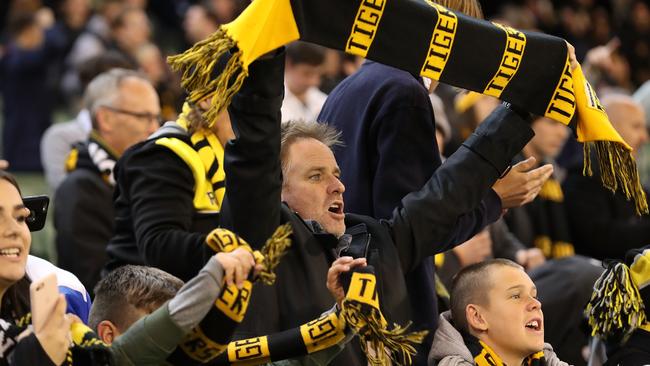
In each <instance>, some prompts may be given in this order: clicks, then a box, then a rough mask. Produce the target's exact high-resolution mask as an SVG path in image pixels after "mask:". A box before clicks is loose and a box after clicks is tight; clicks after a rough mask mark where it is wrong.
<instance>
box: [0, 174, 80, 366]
mask: <svg viewBox="0 0 650 366" xmlns="http://www.w3.org/2000/svg"><path fill="white" fill-rule="evenodd" d="M29 218H30V211H29V209H28V208H27V207H26V206H25V203H24V202H23V198H22V195H21V192H20V187H19V186H18V183H17V182H16V179H15V178H14V177H13V176H12V175H11V174H9V173H7V172H6V171H4V170H1V169H0V339H2V340H3V344H2V346H3V347H2V348H0V365H8V364H11V365H52V364H56V365H59V364H61V363H62V362H63V361H64V358H65V356H66V353H67V350H68V345H69V333H70V331H69V329H70V323H71V322H72V318H71V317H69V316H67V315H66V313H69V314H74V315H76V316H78V317H79V318H81V319H82V320H83V321H87V319H88V312H89V311H90V298H89V296H88V293H87V292H86V290H85V289H84V287H83V286H82V285H81V283H80V282H79V280H78V279H77V278H76V277H74V275H72V274H71V273H69V272H66V271H63V270H61V269H59V268H57V267H56V266H54V265H52V264H51V263H49V262H47V261H45V260H43V259H40V258H36V257H33V256H30V255H29V248H30V246H31V242H32V236H31V233H30V227H29V226H28V220H29ZM50 273H55V274H56V276H57V282H58V286H59V292H60V293H61V295H60V296H59V299H58V300H57V303H56V307H55V309H54V310H53V311H52V312H51V313H50V315H49V316H48V317H47V319H48V320H47V321H46V323H45V325H44V326H43V327H42V329H39V331H38V332H32V331H31V330H27V331H24V329H26V328H27V327H26V326H27V325H28V324H29V323H30V322H31V315H30V299H29V285H30V284H31V282H32V281H36V280H38V279H40V278H42V277H44V276H46V275H48V274H50ZM66 307H67V310H66Z"/></svg>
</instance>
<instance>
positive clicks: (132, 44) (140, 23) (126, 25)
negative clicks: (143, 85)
mask: <svg viewBox="0 0 650 366" xmlns="http://www.w3.org/2000/svg"><path fill="white" fill-rule="evenodd" d="M111 34H112V36H113V37H112V39H113V42H112V43H111V45H110V47H109V49H112V50H115V51H117V52H120V53H122V55H124V57H126V58H127V59H128V60H129V61H130V62H132V63H133V64H134V65H137V64H138V63H137V59H136V52H137V50H138V48H140V47H141V46H143V45H145V44H147V43H148V42H149V41H150V36H151V26H150V24H149V18H148V17H147V13H145V12H144V10H143V9H141V8H138V7H126V8H124V9H123V10H122V12H121V13H120V14H119V15H118V16H117V17H116V18H115V20H114V21H113V23H111Z"/></svg>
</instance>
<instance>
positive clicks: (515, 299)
mask: <svg viewBox="0 0 650 366" xmlns="http://www.w3.org/2000/svg"><path fill="white" fill-rule="evenodd" d="M490 282H491V288H490V290H489V291H488V300H489V302H488V304H487V306H481V307H480V312H481V315H483V319H484V320H485V326H486V330H484V332H483V335H484V337H480V338H481V339H482V340H483V341H484V342H485V343H487V344H488V345H489V346H490V347H492V348H493V349H494V351H495V352H497V354H499V355H503V356H505V355H506V354H508V355H516V356H517V357H522V358H524V357H527V356H528V355H530V354H532V353H535V352H538V351H541V350H542V348H543V347H544V315H543V314H542V306H541V303H540V302H539V301H538V300H537V289H536V288H535V285H534V284H533V281H532V280H531V279H530V277H528V275H527V274H526V272H524V271H523V270H522V269H518V268H514V267H508V266H496V267H495V268H493V269H492V270H491V271H490Z"/></svg>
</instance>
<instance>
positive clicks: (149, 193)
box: [120, 145, 218, 281]
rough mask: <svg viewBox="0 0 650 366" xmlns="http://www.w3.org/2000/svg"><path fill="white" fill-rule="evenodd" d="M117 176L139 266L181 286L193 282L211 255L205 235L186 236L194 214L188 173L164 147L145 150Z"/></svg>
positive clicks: (182, 164)
mask: <svg viewBox="0 0 650 366" xmlns="http://www.w3.org/2000/svg"><path fill="white" fill-rule="evenodd" d="M122 174H123V177H120V178H121V179H125V180H126V184H124V185H123V186H126V187H128V188H127V189H128V195H129V197H130V198H131V200H130V203H131V217H132V218H133V227H134V231H135V238H136V242H137V246H138V250H139V252H140V256H141V257H142V259H143V260H144V263H145V264H146V265H148V266H153V267H157V268H160V269H162V270H163V271H166V272H169V273H171V274H173V275H174V276H177V277H179V278H180V279H182V280H184V281H187V280H189V279H190V278H192V277H194V276H195V275H196V274H197V273H198V271H199V270H200V269H201V268H202V267H203V265H204V264H205V263H206V262H207V260H208V259H209V258H210V255H211V254H212V253H211V252H210V249H209V248H208V247H207V246H206V245H205V244H204V243H205V237H206V234H203V233H197V232H191V226H192V219H193V218H194V217H195V215H196V212H195V209H194V203H193V199H194V178H193V176H192V172H191V170H190V168H189V167H188V166H187V165H186V164H185V162H183V161H182V160H181V158H179V157H178V156H177V155H176V154H175V153H174V152H172V151H171V150H169V149H167V148H166V147H163V146H157V145H149V146H146V147H144V148H142V149H141V150H139V151H137V152H136V153H134V154H133V155H131V156H130V157H129V159H128V161H125V162H124V165H123V169H122ZM216 221H217V220H216V219H215V224H214V227H215V228H216V227H217V226H218V222H216Z"/></svg>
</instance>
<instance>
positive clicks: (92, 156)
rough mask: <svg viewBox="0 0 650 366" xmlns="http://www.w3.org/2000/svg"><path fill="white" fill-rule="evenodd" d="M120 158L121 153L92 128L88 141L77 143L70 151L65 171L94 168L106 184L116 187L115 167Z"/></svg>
mask: <svg viewBox="0 0 650 366" xmlns="http://www.w3.org/2000/svg"><path fill="white" fill-rule="evenodd" d="M119 158H120V155H119V154H118V153H116V152H115V151H114V150H113V149H111V148H110V146H108V144H107V143H106V142H105V141H104V139H102V138H101V136H99V134H98V133H97V131H95V130H92V131H90V136H89V137H88V141H86V142H82V143H79V144H76V145H75V146H73V147H72V150H70V152H69V153H68V156H67V158H66V161H65V171H66V172H67V173H70V172H71V171H73V170H75V169H89V170H94V171H96V172H97V173H98V174H100V175H101V177H102V179H103V180H104V182H106V184H108V185H110V186H111V187H114V186H115V177H114V176H113V168H115V164H116V162H117V159H119Z"/></svg>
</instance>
